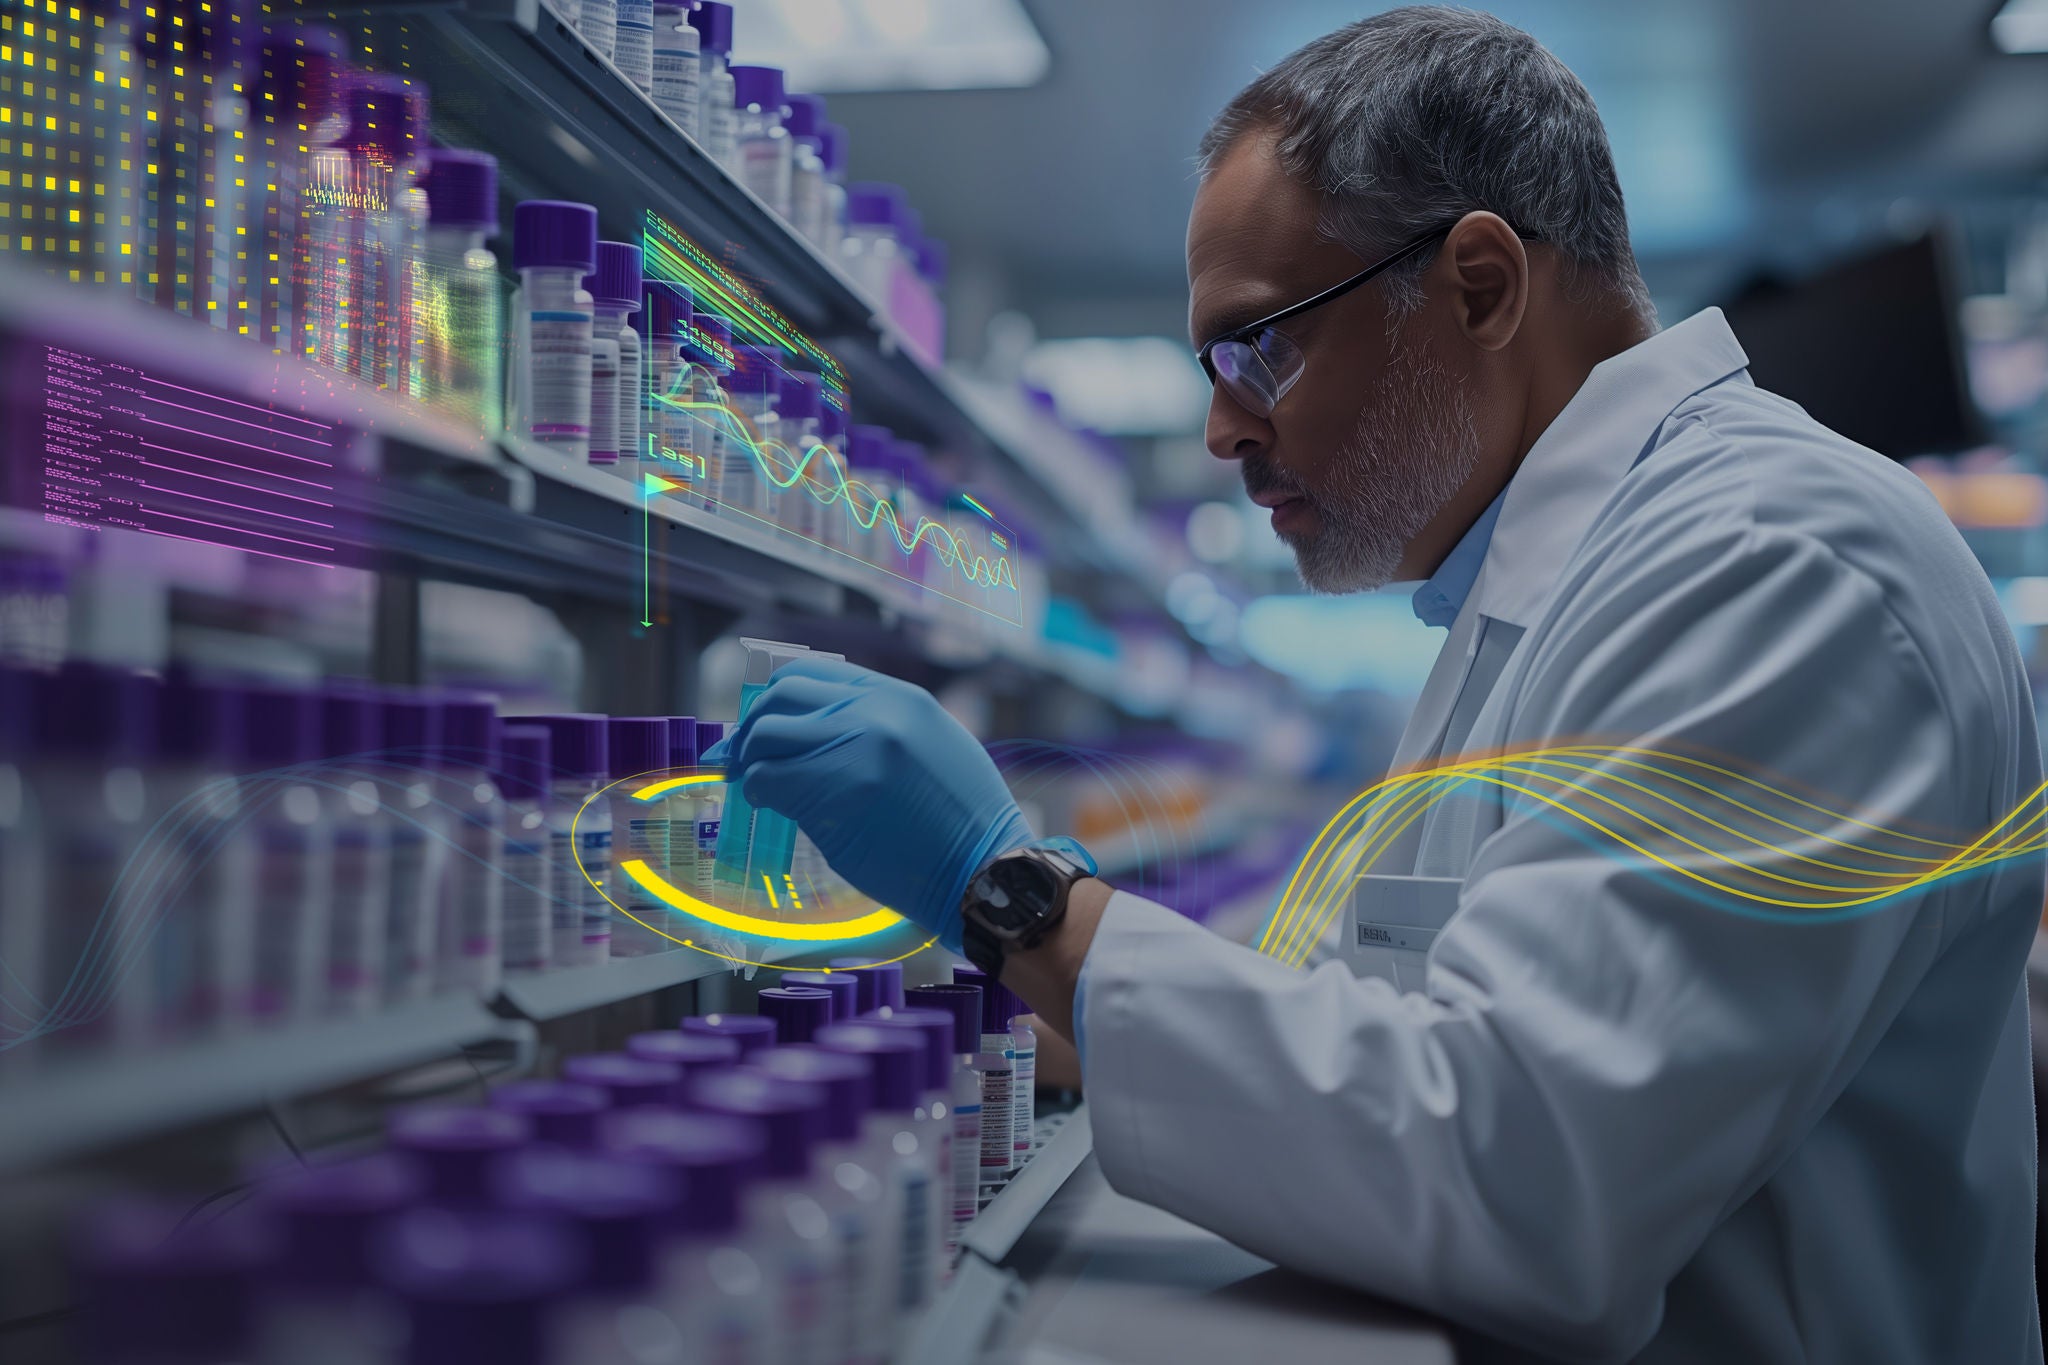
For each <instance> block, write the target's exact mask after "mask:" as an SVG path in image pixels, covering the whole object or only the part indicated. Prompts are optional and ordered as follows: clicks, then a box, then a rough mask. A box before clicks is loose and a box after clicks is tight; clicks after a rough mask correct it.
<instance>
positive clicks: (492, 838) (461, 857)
mask: <svg viewBox="0 0 2048 1365" xmlns="http://www.w3.org/2000/svg"><path fill="white" fill-rule="evenodd" d="M497 766H498V699H497V698H496V697H494V696H489V695H485V694H481V693H450V694H448V695H446V696H445V697H443V698H442V699H441V751H440V753H439V755H438V756H437V762H436V767H437V769H438V771H437V773H436V774H435V778H436V784H437V785H436V790H437V791H438V792H439V793H440V794H441V800H442V801H443V803H445V804H446V806H447V807H448V810H449V821H448V824H449V831H450V836H451V840H452V845H451V847H450V848H449V850H448V854H449V856H448V864H447V874H446V879H445V880H444V881H443V883H442V891H441V937H440V945H439V948H438V950H437V951H436V952H435V955H434V985H435V987H436V988H437V989H439V990H441V991H447V992H468V993H472V994H475V995H478V996H481V997H482V998H483V999H486V1000H488V999H490V998H491V997H492V996H494V995H496V994H497V993H498V986H499V983H500V982H501V980H502V979H503V969H502V968H501V967H500V965H499V954H500V952H501V949H500V946H499V941H498V940H499V935H500V934H501V932H502V925H503V922H504V904H505V900H504V897H505V879H504V878H503V877H502V876H500V875H499V867H498V859H499V857H500V856H501V855H502V854H503V852H504V848H503V845H504V839H505V829H504V820H505V812H504V808H503V807H502V806H501V805H500V803H499V799H498V786H497V782H496V780H495V779H496V772H497Z"/></svg>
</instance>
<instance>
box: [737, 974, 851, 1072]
mask: <svg viewBox="0 0 2048 1365" xmlns="http://www.w3.org/2000/svg"><path fill="white" fill-rule="evenodd" d="M755 1008H757V1009H759V1010H760V1011H761V1014H762V1016H763V1017H764V1018H768V1019H773V1020H774V1021H775V1037H776V1041H777V1042H781V1043H808V1042H810V1041H811V1035H813V1034H815V1033H816V1032H817V1031H818V1030H819V1029H821V1028H823V1027H825V1026H826V1025H827V1024H829V1023H831V1022H832V992H830V991H821V990H819V989H817V988H816V987H815V986H770V987H768V988H767V989H766V990H764V991H762V992H761V993H760V995H759V996H758V997H757V998H756V1000H755ZM750 1060H751V1059H750Z"/></svg>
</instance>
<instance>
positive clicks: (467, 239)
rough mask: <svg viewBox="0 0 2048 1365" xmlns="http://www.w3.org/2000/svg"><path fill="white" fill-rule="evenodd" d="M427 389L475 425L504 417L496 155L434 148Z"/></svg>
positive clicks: (430, 397) (493, 428) (500, 423)
mask: <svg viewBox="0 0 2048 1365" xmlns="http://www.w3.org/2000/svg"><path fill="white" fill-rule="evenodd" d="M426 191H427V240H426V297H425V300H424V305H423V308H422V315H423V321H424V332H425V346H424V350H425V355H424V358H423V364H424V366H425V369H426V377H425V386H424V387H425V395H424V396H425V397H426V399H427V401H428V402H430V403H433V404H434V405H436V406H437V407H440V408H443V409H445V410H446V411H448V412H450V413H452V414H454V415H455V416H457V417H458V418H460V419H461V420H462V422H463V423H464V424H465V425H466V426H468V427H470V428H471V429H472V430H476V431H482V432H484V433H485V434H487V435H495V434H496V433H497V432H499V431H501V430H503V428H504V425H505V408H504V403H505V360H504V357H505V320H504V298H503V285H502V284H501V283H500V282H499V279H498V258H497V257H496V256H494V255H492V254H491V253H490V251H488V250H487V249H485V247H484V240H485V239H486V238H488V237H491V236H493V235H495V234H496V233H497V231H498V161H497V158H496V157H493V156H490V155H488V154H486V153H483V152H467V151H453V150H447V149H440V150H436V151H435V152H434V154H433V160H432V161H431V163H430V164H429V167H428V171H427V177H426Z"/></svg>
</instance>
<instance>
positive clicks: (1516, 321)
mask: <svg viewBox="0 0 2048 1365" xmlns="http://www.w3.org/2000/svg"><path fill="white" fill-rule="evenodd" d="M1431 269H1432V273H1434V274H1436V275H1438V280H1437V287H1438V288H1439V289H1441V291H1442V292H1443V294H1444V296H1445V297H1447V298H1449V299H1450V300H1451V311H1452V318H1453V320H1454V322H1455V323H1456V325H1457V327H1458V330H1459V331H1461V332H1462V333H1464V335H1465V336H1466V337H1467V338H1468V339H1469V340H1470V341H1471V342H1472V344H1473V345H1474V346H1477V347H1478V348H1479V349H1480V350H1482V351H1498V350H1501V349H1503V348H1504V347H1506V346H1507V344H1508V343H1509V342H1510V341H1513V340H1514V339H1515V333H1516V332H1518V331H1520V330H1521V326H1522V312H1523V310H1524V309H1525V308H1526V307H1527V306H1528V303H1529V253H1528V252H1527V251H1525V250H1524V249H1523V246H1522V239H1521V238H1520V237H1518V236H1516V235H1515V230H1514V229H1513V228H1511V227H1509V226H1508V225H1507V222H1506V220H1505V219H1503V218H1501V217H1500V215H1498V214H1494V213H1487V212H1485V211H1483V210H1482V211H1479V212H1475V213H1468V214H1466V215H1465V216H1464V217H1463V218H1461V219H1459V220H1458V225H1457V226H1456V227H1454V228H1452V229H1451V231H1450V235H1449V236H1447V237H1445V238H1444V244H1443V248H1442V250H1440V251H1439V252H1438V253H1437V259H1436V263H1435V265H1434V266H1433V267H1432V268H1431Z"/></svg>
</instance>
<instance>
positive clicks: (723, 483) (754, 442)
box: [718, 343, 789, 714]
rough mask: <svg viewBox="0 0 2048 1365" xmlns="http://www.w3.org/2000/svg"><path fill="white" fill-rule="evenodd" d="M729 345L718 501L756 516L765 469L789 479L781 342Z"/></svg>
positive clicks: (765, 508) (762, 501) (767, 476)
mask: <svg viewBox="0 0 2048 1365" xmlns="http://www.w3.org/2000/svg"><path fill="white" fill-rule="evenodd" d="M732 349H733V359H734V366H735V368H734V370H733V373H732V376H731V378H729V379H727V380H726V381H725V383H726V387H727V388H728V389H729V390H730V391H731V394H732V409H733V412H734V413H735V414H737V417H738V419H739V420H737V421H734V422H732V423H731V425H730V427H729V428H728V438H727V440H726V444H725V450H724V455H723V458H722V459H721V460H720V461H719V466H720V467H719V473H718V500H719V502H720V503H721V504H722V505H723V507H724V509H725V510H727V511H730V512H732V513H733V514H735V515H738V516H742V517H752V518H754V519H756V520H758V519H760V518H762V517H764V516H766V515H767V514H768V513H769V511H770V509H771V508H773V507H774V506H775V505H776V504H777V502H778V498H777V496H776V493H777V489H776V486H775V484H774V483H773V482H772V481H771V473H770V471H773V472H774V474H775V475H779V476H780V477H781V478H784V479H787V478H788V477H789V474H788V463H789V457H788V456H787V455H786V454H785V453H784V452H783V451H781V450H780V449H778V446H780V444H781V441H782V423H781V420H780V419H779V418H778V417H777V415H776V404H777V402H778V401H779V399H780V397H781V392H782V369H783V351H782V348H781V347H780V346H753V345H747V344H744V343H742V344H739V345H736V346H734V347H733V348H732ZM743 714H744V713H743Z"/></svg>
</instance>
